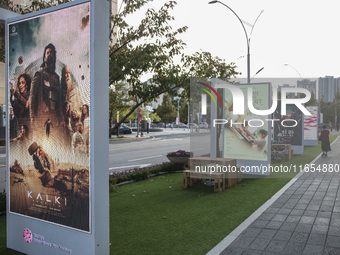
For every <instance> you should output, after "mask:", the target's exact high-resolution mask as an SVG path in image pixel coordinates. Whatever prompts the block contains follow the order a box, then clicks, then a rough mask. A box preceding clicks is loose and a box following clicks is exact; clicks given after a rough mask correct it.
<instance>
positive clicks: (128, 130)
mask: <svg viewBox="0 0 340 255" xmlns="http://www.w3.org/2000/svg"><path fill="white" fill-rule="evenodd" d="M119 133H120V134H131V133H132V129H131V128H129V127H127V126H125V125H120V127H119ZM114 134H117V129H115V130H113V129H112V130H111V135H114Z"/></svg>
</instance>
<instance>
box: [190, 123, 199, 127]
mask: <svg viewBox="0 0 340 255" xmlns="http://www.w3.org/2000/svg"><path fill="white" fill-rule="evenodd" d="M189 128H198V125H197V124H195V123H190V124H189Z"/></svg>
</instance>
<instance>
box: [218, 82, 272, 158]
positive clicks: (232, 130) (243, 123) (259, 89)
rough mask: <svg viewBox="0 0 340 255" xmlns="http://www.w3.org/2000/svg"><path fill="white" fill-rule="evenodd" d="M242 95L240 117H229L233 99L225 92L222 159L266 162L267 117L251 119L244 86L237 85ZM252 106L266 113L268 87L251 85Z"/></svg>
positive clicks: (261, 116) (235, 115) (246, 88)
mask: <svg viewBox="0 0 340 255" xmlns="http://www.w3.org/2000/svg"><path fill="white" fill-rule="evenodd" d="M237 87H238V88H240V89H241V90H242V92H243V95H244V100H245V104H244V106H245V107H244V111H245V112H244V115H237V114H233V105H234V104H233V97H232V94H231V93H230V91H229V90H228V89H225V92H224V93H225V108H224V112H225V119H226V120H227V121H228V123H227V124H226V127H225V132H224V158H235V159H244V160H258V161H267V160H268V141H270V140H268V126H269V125H268V124H269V123H268V121H267V119H268V115H255V114H253V113H251V111H250V110H249V107H248V103H246V102H247V101H248V87H249V86H248V85H238V86H237ZM251 87H252V91H253V106H254V108H255V109H257V110H268V109H269V108H270V107H269V84H252V85H251Z"/></svg>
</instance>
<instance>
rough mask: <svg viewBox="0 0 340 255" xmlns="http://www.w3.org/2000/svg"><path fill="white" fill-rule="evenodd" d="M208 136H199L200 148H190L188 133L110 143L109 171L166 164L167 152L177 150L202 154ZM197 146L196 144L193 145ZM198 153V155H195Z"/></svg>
mask: <svg viewBox="0 0 340 255" xmlns="http://www.w3.org/2000/svg"><path fill="white" fill-rule="evenodd" d="M207 137H209V135H208V134H200V141H201V145H202V147H200V146H195V148H191V147H190V141H191V138H190V135H189V133H184V134H174V135H167V136H162V135H161V136H159V137H157V136H156V137H155V138H149V139H143V140H135V141H126V142H117V141H116V142H111V143H110V147H109V148H110V164H109V165H110V169H109V172H112V171H123V170H126V169H133V168H135V167H145V166H150V165H154V164H160V163H162V162H168V161H169V160H168V159H167V157H166V155H167V153H168V152H174V151H178V150H186V151H193V152H194V153H195V155H202V154H205V153H204V146H205V145H206V141H205V140H206V138H207ZM195 145H197V143H195ZM197 153H198V154H197Z"/></svg>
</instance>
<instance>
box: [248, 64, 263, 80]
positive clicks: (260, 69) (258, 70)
mask: <svg viewBox="0 0 340 255" xmlns="http://www.w3.org/2000/svg"><path fill="white" fill-rule="evenodd" d="M263 69H264V67H262V68H260V69H259V70H258V71H257V72H256V73H255V74H254V76H253V77H251V79H250V80H252V79H253V78H254V77H255V76H256V75H257V74H258V73H260V72H261V71H262V70H263Z"/></svg>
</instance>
